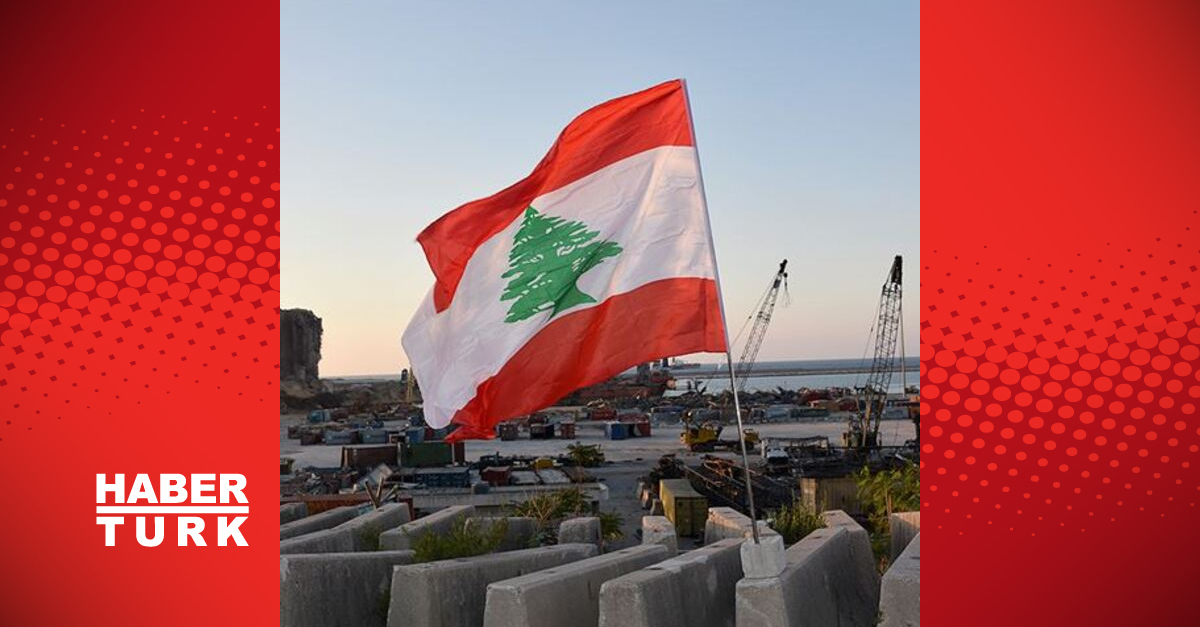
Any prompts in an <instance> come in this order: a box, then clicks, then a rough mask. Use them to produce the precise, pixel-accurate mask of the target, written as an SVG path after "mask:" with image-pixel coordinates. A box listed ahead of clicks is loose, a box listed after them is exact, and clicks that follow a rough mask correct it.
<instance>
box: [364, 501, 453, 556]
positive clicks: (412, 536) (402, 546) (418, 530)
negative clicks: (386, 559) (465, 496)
mask: <svg viewBox="0 0 1200 627" xmlns="http://www.w3.org/2000/svg"><path fill="white" fill-rule="evenodd" d="M474 513H475V507H474V506H472V505H452V506H450V507H447V508H445V509H441V510H438V511H436V512H434V513H432V514H430V515H428V516H425V517H423V518H418V519H416V520H414V521H411V522H407V523H405V524H403V525H400V526H399V527H397V528H395V529H389V530H387V531H385V532H383V533H381V534H379V548H380V549H382V550H385V551H403V550H408V549H411V548H412V545H413V543H415V542H416V541H417V539H418V538H420V537H421V536H422V535H424V534H426V533H446V532H448V531H450V530H451V529H453V528H454V525H456V524H458V522H459V521H460V520H462V519H464V518H469V517H470V516H471V515H473V514H474Z"/></svg>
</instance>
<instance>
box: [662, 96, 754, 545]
mask: <svg viewBox="0 0 1200 627" xmlns="http://www.w3.org/2000/svg"><path fill="white" fill-rule="evenodd" d="M679 82H680V83H681V84H682V85H683V101H684V103H686V104H687V114H688V125H689V127H690V128H691V131H692V150H694V151H695V153H696V178H697V180H698V181H699V183H700V200H701V202H703V203H704V220H705V222H706V224H707V226H708V251H709V255H711V256H712V264H713V279H714V280H715V282H716V284H717V303H718V305H719V307H720V310H721V326H722V327H723V328H724V331H725V365H726V367H727V368H728V370H729V391H730V392H732V393H733V411H734V413H735V414H737V430H738V443H739V444H740V445H741V448H742V468H743V470H745V477H746V500H747V501H748V504H749V506H750V531H751V533H752V535H753V537H754V543H755V544H758V543H759V537H758V514H757V512H756V510H755V507H754V485H753V482H752V481H751V479H750V458H749V456H747V455H746V434H745V428H744V427H743V426H742V405H741V401H740V400H739V399H738V386H737V375H736V374H735V373H734V371H733V346H732V345H730V343H729V317H728V316H726V315H725V293H724V290H723V289H721V272H720V270H718V269H717V247H716V245H715V244H714V243H713V229H712V219H711V218H710V217H709V215H708V196H707V194H706V192H705V191H704V173H703V171H702V169H701V167H700V148H699V146H698V145H697V141H696V122H695V118H693V117H692V98H691V96H690V95H689V94H688V89H687V80H685V79H680V80H679Z"/></svg>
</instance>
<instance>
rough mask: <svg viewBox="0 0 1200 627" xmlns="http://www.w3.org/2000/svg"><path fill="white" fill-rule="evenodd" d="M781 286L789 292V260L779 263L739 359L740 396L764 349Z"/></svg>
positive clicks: (737, 374) (738, 384)
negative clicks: (760, 350)
mask: <svg viewBox="0 0 1200 627" xmlns="http://www.w3.org/2000/svg"><path fill="white" fill-rule="evenodd" d="M781 286H782V287H783V288H784V290H787V259H784V260H783V261H781V262H779V270H778V271H776V272H775V279H774V280H773V281H772V282H771V287H770V288H769V289H768V290H767V294H766V296H764V297H763V299H762V306H761V307H759V309H758V314H757V315H755V318H754V326H753V327H752V328H751V329H750V335H749V336H748V337H747V338H746V346H745V347H744V348H743V349H742V356H741V358H739V359H738V365H737V370H736V371H735V374H736V377H737V391H738V393H739V394H740V393H742V391H744V390H745V389H746V381H747V380H749V379H750V373H751V371H753V370H754V362H755V360H756V359H758V349H759V348H761V347H762V343H763V338H765V337H766V336H767V326H768V325H770V324H771V314H773V313H774V312H775V301H776V299H778V298H779V288H780V287H781Z"/></svg>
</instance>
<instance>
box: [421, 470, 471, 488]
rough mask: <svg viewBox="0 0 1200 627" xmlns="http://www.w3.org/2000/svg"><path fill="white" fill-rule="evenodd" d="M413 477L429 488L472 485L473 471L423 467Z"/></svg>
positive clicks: (466, 486)
mask: <svg viewBox="0 0 1200 627" xmlns="http://www.w3.org/2000/svg"><path fill="white" fill-rule="evenodd" d="M411 478H412V480H413V482H415V483H419V484H421V485H423V486H425V487H427V488H469V487H471V471H470V470H468V469H466V468H422V469H419V470H417V471H415V472H414V473H413V474H412V476H411Z"/></svg>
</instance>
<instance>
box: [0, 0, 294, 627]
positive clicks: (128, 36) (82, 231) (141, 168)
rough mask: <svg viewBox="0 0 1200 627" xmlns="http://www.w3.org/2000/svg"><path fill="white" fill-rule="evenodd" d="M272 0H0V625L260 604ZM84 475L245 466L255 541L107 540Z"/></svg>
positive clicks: (269, 468) (268, 519)
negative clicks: (0, 565)
mask: <svg viewBox="0 0 1200 627" xmlns="http://www.w3.org/2000/svg"><path fill="white" fill-rule="evenodd" d="M278 11H279V7H278V4H276V3H233V2H209V3H200V4H188V3H151V2H124V3H118V4H112V3H85V2H58V3H55V2H44V3H22V4H20V5H17V4H16V3H8V4H7V5H5V6H4V7H3V8H2V9H0V56H3V58H4V59H6V63H5V74H6V81H5V82H6V86H7V87H6V89H5V97H4V99H3V102H0V218H2V219H0V503H3V506H2V507H3V511H4V514H3V515H2V516H0V554H2V555H4V562H5V565H4V569H3V570H4V575H3V585H0V607H3V608H4V609H3V616H4V618H3V621H2V622H4V623H5V624H13V625H33V624H37V625H58V624H84V623H87V624H120V625H163V624H172V625H212V624H230V623H236V624H273V623H274V621H276V620H277V612H278V609H277V605H278V604H277V603H276V602H275V601H276V599H277V597H276V595H277V594H278V592H277V588H276V585H275V578H276V576H277V570H276V563H275V562H276V556H277V554H278V545H277V542H278V535H277V534H278V526H277V525H278V522H277V521H276V519H275V502H276V500H277V498H276V497H277V494H278V492H277V488H276V485H275V481H276V476H275V462H274V459H273V457H274V455H273V451H274V450H277V446H278V440H277V439H276V438H277V436H278V430H277V422H276V419H277V415H276V408H277V400H276V396H277V394H278V370H277V368H278V329H277V325H278V315H279V314H278V303H279V292H278V290H279V82H278V76H279V18H278ZM98 473H106V474H108V475H109V477H111V476H112V475H113V474H114V473H125V474H126V475H127V477H128V479H129V480H132V475H134V474H136V473H147V474H151V475H152V476H153V475H157V474H159V473H183V474H190V473H240V474H244V475H245V476H246V478H247V482H248V485H247V489H246V496H247V497H248V499H249V505H250V516H249V518H248V520H247V522H246V523H245V524H244V525H243V526H242V532H243V535H244V536H245V538H246V540H247V542H248V543H249V546H248V547H236V546H227V547H218V546H215V541H214V540H215V534H213V533H211V531H210V532H209V533H208V534H207V535H206V539H207V540H208V542H209V544H210V546H208V547H205V548H198V547H186V548H180V547H178V546H175V544H176V536H175V530H176V529H175V518H174V517H171V516H168V517H167V519H166V521H165V522H166V529H165V531H166V534H167V535H166V539H165V541H164V542H163V544H162V545H160V546H158V547H154V548H147V547H141V546H139V545H138V543H137V542H136V541H135V539H134V523H133V518H132V517H130V516H127V517H126V524H125V525H124V526H122V527H120V528H118V532H117V540H118V543H117V546H114V547H105V546H104V528H103V527H101V526H99V525H97V524H96V520H95V519H96V509H95V507H96V501H95V498H96V497H95V484H96V475H97V474H98ZM206 519H207V520H206V522H207V523H208V525H209V526H210V527H212V526H214V525H215V523H216V521H215V517H206Z"/></svg>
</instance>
